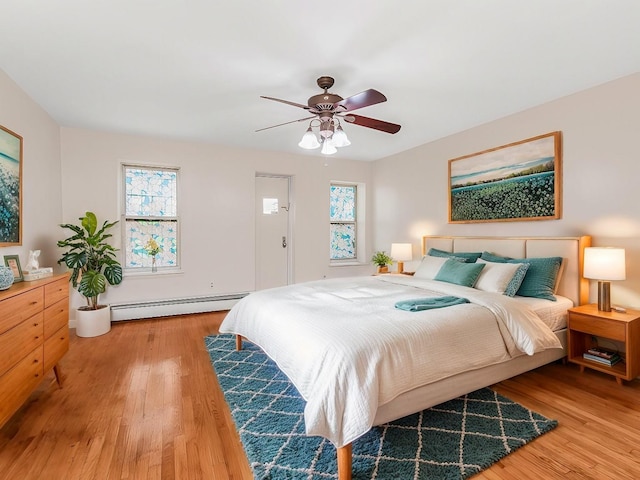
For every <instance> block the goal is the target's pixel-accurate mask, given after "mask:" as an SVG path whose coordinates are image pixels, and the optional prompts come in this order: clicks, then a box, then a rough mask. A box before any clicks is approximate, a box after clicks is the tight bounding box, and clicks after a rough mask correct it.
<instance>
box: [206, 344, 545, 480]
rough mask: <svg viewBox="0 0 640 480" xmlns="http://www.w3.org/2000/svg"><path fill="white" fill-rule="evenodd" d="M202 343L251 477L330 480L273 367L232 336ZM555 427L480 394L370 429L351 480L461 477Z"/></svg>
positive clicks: (323, 456)
mask: <svg viewBox="0 0 640 480" xmlns="http://www.w3.org/2000/svg"><path fill="white" fill-rule="evenodd" d="M205 343H206V347H207V350H208V351H209V356H210V358H211V363H212V365H213V367H214V369H215V372H216V374H217V377H218V381H219V382H220V386H221V387H222V391H223V392H224V396H225V399H226V401H227V403H228V404H229V408H230V410H231V415H232V416H233V419H234V421H235V424H236V428H237V429H238V432H239V434H240V439H241V440H242V444H243V446H244V449H245V451H246V453H247V458H248V459H249V464H250V465H251V469H252V470H253V473H254V477H255V478H256V479H273V480H280V479H300V480H303V479H304V480H321V479H322V480H323V479H335V478H337V466H336V450H335V448H334V447H333V445H332V444H331V443H330V442H328V441H327V440H325V439H324V438H321V437H308V436H306V435H305V433H304V415H303V412H304V405H305V402H304V400H303V398H302V397H301V396H300V394H299V393H298V391H297V390H296V389H295V387H294V386H293V385H292V384H291V382H290V381H289V380H288V378H287V377H286V376H285V375H284V374H283V373H282V372H281V371H280V370H279V369H278V367H277V366H276V365H275V363H274V362H273V361H271V359H270V358H269V357H267V356H266V355H265V354H264V353H263V352H262V350H260V348H258V347H257V346H255V345H253V344H252V343H250V342H244V348H243V350H242V351H240V352H237V351H236V350H235V337H234V336H233V335H212V336H209V337H205ZM556 425H557V422H556V421H555V420H549V419H547V418H545V417H543V416H542V415H539V414H537V413H535V412H532V411H531V410H528V409H526V408H524V407H523V406H521V405H519V404H517V403H515V402H512V401H511V400H509V399H508V398H506V397H503V396H501V395H499V394H497V393H495V392H494V391H493V390H490V389H488V388H484V389H481V390H478V391H476V392H473V393H470V394H468V395H465V396H463V397H459V398H456V399H455V400H451V401H448V402H445V403H443V404H441V405H437V406H435V407H432V408H430V409H427V410H424V411H422V412H420V413H416V414H414V415H410V416H408V417H405V418H402V419H400V420H396V421H394V422H392V423H388V424H385V425H381V426H379V427H375V428H373V429H372V430H371V431H369V432H368V433H367V434H366V435H364V436H363V437H361V438H359V439H358V440H356V441H355V442H353V479H354V480H373V479H377V480H398V479H416V480H418V479H425V480H426V479H429V480H434V479H462V478H467V477H470V476H472V475H474V474H476V473H478V472H480V471H481V470H483V469H485V468H487V467H488V466H490V465H491V464H493V463H495V462H496V461H498V460H500V459H501V458H502V457H504V456H506V455H508V454H509V453H511V452H513V451H514V450H516V449H517V448H519V447H521V446H523V445H525V444H526V443H528V442H530V441H531V440H533V439H534V438H536V437H537V436H539V435H541V434H543V433H544V432H547V431H549V430H551V429H553V428H554V427H555V426H556Z"/></svg>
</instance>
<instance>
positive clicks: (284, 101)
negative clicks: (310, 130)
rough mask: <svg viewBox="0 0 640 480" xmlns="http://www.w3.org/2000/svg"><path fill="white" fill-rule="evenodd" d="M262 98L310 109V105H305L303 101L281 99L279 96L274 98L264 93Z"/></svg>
mask: <svg viewBox="0 0 640 480" xmlns="http://www.w3.org/2000/svg"><path fill="white" fill-rule="evenodd" d="M260 98H266V99H267V100H273V101H275V102H280V103H286V104H287V105H292V106H294V107H300V108H304V109H305V110H308V109H309V106H308V105H303V104H301V103H296V102H290V101H288V100H281V99H279V98H273V97H265V96H263V95H260Z"/></svg>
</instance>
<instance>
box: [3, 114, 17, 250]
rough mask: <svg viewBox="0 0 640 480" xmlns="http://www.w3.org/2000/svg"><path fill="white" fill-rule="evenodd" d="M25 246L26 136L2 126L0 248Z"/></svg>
mask: <svg viewBox="0 0 640 480" xmlns="http://www.w3.org/2000/svg"><path fill="white" fill-rule="evenodd" d="M10 245H22V137H21V136H20V135H18V134H16V133H13V132H12V131H11V130H8V129H6V128H4V127H3V126H1V125H0V247H7V246H10Z"/></svg>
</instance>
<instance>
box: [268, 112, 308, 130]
mask: <svg viewBox="0 0 640 480" xmlns="http://www.w3.org/2000/svg"><path fill="white" fill-rule="evenodd" d="M313 118H316V116H315V115H314V116H313V117H307V118H300V119H298V120H291V121H290V122H284V123H279V124H278V125H271V126H270V127H264V128H260V129H258V130H256V132H261V131H262V130H269V129H270V128H276V127H281V126H282V125H289V124H290V123H297V122H304V121H306V120H311V119H313Z"/></svg>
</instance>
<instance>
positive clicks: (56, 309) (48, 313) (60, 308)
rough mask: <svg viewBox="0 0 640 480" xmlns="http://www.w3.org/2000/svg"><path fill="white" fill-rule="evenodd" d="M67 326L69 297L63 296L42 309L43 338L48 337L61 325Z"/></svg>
mask: <svg viewBox="0 0 640 480" xmlns="http://www.w3.org/2000/svg"><path fill="white" fill-rule="evenodd" d="M68 326H69V299H68V298H66V297H65V298H64V299H63V300H60V301H59V302H57V303H54V304H53V305H51V306H50V307H47V308H46V309H45V311H44V338H49V337H50V336H51V335H52V334H53V333H54V332H56V331H58V330H59V329H60V328H62V327H68Z"/></svg>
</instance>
